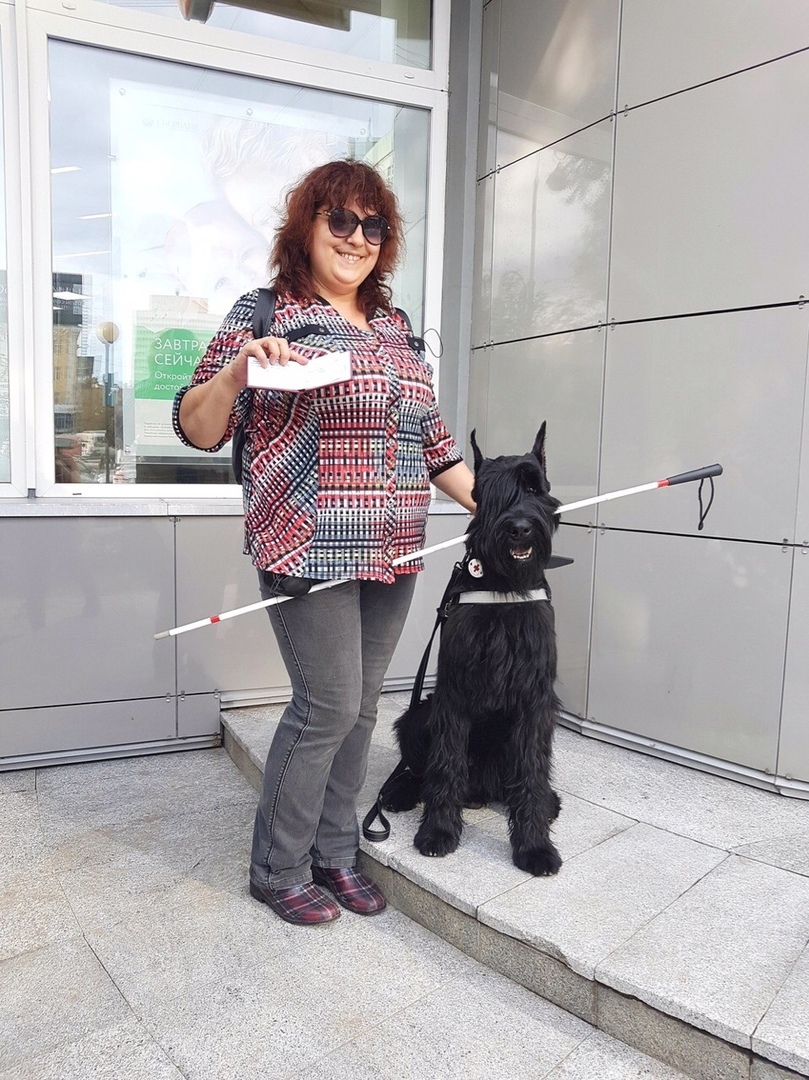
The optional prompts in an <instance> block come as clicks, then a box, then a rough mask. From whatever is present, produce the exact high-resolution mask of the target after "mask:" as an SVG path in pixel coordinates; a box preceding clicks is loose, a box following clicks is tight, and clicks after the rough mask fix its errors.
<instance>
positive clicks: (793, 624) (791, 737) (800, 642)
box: [778, 547, 809, 782]
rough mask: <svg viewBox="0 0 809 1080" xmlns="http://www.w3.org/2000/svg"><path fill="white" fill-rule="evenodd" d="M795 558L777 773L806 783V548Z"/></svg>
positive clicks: (808, 651) (808, 729) (808, 661)
mask: <svg viewBox="0 0 809 1080" xmlns="http://www.w3.org/2000/svg"><path fill="white" fill-rule="evenodd" d="M794 560H795V568H794V573H793V577H792V604H791V606H790V611H789V638H788V641H787V655H786V669H785V672H784V703H783V711H782V715H781V737H780V740H779V745H778V772H779V774H780V775H781V776H786V777H788V778H790V779H798V780H804V781H807V782H809V659H808V658H809V547H806V548H803V549H798V550H796V551H795V555H794Z"/></svg>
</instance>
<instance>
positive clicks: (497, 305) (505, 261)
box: [492, 149, 610, 341]
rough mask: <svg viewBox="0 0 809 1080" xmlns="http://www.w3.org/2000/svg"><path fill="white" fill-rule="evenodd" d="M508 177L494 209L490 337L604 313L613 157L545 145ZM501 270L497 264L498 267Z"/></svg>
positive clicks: (583, 321)
mask: <svg viewBox="0 0 809 1080" xmlns="http://www.w3.org/2000/svg"><path fill="white" fill-rule="evenodd" d="M513 167H514V168H515V169H521V170H522V171H521V173H519V174H518V175H519V176H520V182H518V181H517V180H516V179H513V180H511V181H510V184H509V192H508V195H509V197H508V200H506V198H505V197H504V199H503V201H502V203H501V205H500V206H498V208H497V210H496V211H495V212H496V214H497V220H496V222H495V227H496V229H497V230H498V231H499V232H500V234H501V236H502V237H503V241H502V242H501V245H498V246H500V250H499V251H497V252H496V253H495V259H494V265H495V280H494V283H493V285H494V293H493V297H492V337H493V339H494V340H495V341H508V340H513V339H515V338H524V337H530V336H532V335H534V334H541V333H548V332H555V331H558V330H564V329H572V328H577V327H581V326H587V325H593V324H594V323H597V322H598V321H599V320H601V319H603V318H604V313H605V286H606V257H607V230H608V216H609V215H608V206H607V199H608V197H609V186H610V166H609V163H608V162H606V161H604V160H602V159H600V158H599V157H598V156H596V157H592V156H583V155H574V154H565V153H562V152H561V151H559V150H558V149H554V150H547V151H541V152H538V153H536V154H535V155H532V156H531V157H530V158H529V159H528V160H527V162H526V161H523V162H517V163H515V165H514V166H513ZM498 271H499V272H498Z"/></svg>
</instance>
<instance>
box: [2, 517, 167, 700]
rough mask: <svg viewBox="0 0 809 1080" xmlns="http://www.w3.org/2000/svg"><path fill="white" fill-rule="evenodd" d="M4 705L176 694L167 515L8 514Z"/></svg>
mask: <svg viewBox="0 0 809 1080" xmlns="http://www.w3.org/2000/svg"><path fill="white" fill-rule="evenodd" d="M0 528H1V529H2V537H3V542H2V544H0V596H2V597H3V606H4V620H3V639H4V640H3V644H2V664H3V679H2V692H1V693H0V708H3V709H21V708H35V707H38V706H39V707H45V706H54V705H60V704H75V703H84V702H93V701H115V700H120V699H124V698H133V699H137V698H144V697H153V696H161V695H165V694H167V693H171V694H173V693H174V689H175V686H174V652H173V649H171V647H169V648H158V647H156V646H157V645H158V644H159V643H156V642H155V641H154V634H155V633H156V632H157V631H159V630H162V629H165V628H166V627H168V626H170V625H172V620H173V617H174V544H173V528H172V525H171V522H170V521H168V519H166V518H136V517H120V518H106V517H105V518H84V517H70V518H67V517H60V518H57V517H51V518H43V517H36V518H4V519H3V520H2V523H0Z"/></svg>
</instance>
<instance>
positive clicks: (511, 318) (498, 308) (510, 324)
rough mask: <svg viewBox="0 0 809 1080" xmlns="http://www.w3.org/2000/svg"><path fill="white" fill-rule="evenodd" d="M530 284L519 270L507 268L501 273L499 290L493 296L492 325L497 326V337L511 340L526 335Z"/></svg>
mask: <svg viewBox="0 0 809 1080" xmlns="http://www.w3.org/2000/svg"><path fill="white" fill-rule="evenodd" d="M528 301H529V285H528V283H527V282H526V280H525V278H524V277H523V275H522V274H521V273H520V271H519V270H507V271H506V272H505V273H504V274H501V275H500V278H499V280H498V282H497V290H496V292H495V293H494V294H493V296H492V326H493V327H494V326H496V327H497V339H498V340H499V341H509V340H510V339H512V338H519V337H526V335H527V333H529V332H530V331H527V330H526V309H527V305H528Z"/></svg>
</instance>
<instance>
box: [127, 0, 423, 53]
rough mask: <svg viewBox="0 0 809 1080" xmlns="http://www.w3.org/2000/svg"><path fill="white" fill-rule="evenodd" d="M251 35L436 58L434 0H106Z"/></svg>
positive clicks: (349, 50)
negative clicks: (432, 2)
mask: <svg viewBox="0 0 809 1080" xmlns="http://www.w3.org/2000/svg"><path fill="white" fill-rule="evenodd" d="M107 2H108V3H111V4H115V5H116V6H119V7H125V8H130V9H134V10H136V11H145V12H149V13H151V14H156V15H164V16H167V17H169V18H172V19H182V18H188V19H193V20H194V21H197V22H204V23H207V25H208V26H211V27H215V28H218V29H222V30H238V31H240V32H241V33H243V34H249V35H250V36H251V37H265V38H274V39H275V40H277V41H284V42H289V43H290V44H294V45H307V46H309V47H310V48H316V49H328V50H329V51H331V52H336V53H340V55H342V56H354V57H357V58H358V59H362V60H382V61H384V62H386V63H389V64H402V65H404V66H405V67H412V68H429V67H430V63H431V56H430V53H431V49H430V43H431V17H432V10H431V9H432V4H431V0H350V2H347V3H340V0H316V2H315V3H313V2H312V0H244V2H243V3H238V2H236V0H216V2H214V0H107Z"/></svg>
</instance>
